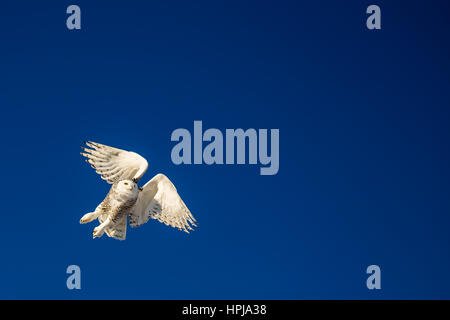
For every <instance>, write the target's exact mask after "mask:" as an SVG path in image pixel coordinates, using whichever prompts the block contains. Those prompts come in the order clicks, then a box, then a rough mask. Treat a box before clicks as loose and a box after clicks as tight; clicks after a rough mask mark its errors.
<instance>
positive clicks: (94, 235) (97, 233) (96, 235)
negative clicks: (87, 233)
mask: <svg viewBox="0 0 450 320" xmlns="http://www.w3.org/2000/svg"><path fill="white" fill-rule="evenodd" d="M102 235H103V231H102V230H101V229H100V228H99V227H96V228H95V229H94V232H92V239H95V238H100V237H101V236H102Z"/></svg>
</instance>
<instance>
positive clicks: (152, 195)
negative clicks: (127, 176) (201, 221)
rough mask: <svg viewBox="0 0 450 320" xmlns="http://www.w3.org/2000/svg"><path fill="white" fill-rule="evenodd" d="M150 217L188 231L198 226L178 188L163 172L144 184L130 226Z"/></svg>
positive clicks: (139, 223)
mask: <svg viewBox="0 0 450 320" xmlns="http://www.w3.org/2000/svg"><path fill="white" fill-rule="evenodd" d="M149 218H152V219H156V220H158V221H159V222H162V223H165V224H166V225H168V226H172V227H174V228H178V229H179V230H182V231H185V232H187V233H189V231H188V230H194V229H192V227H193V226H194V227H196V226H197V225H196V224H195V222H197V221H196V220H195V219H194V217H193V216H192V214H191V212H190V211H189V209H188V208H187V207H186V205H185V204H184V202H183V200H182V199H181V197H180V196H179V195H178V192H177V189H175V187H174V185H173V184H172V182H171V181H170V180H169V178H167V177H166V176H165V175H163V174H157V175H156V176H154V177H153V178H152V179H151V180H150V181H149V182H147V183H146V184H145V185H144V187H143V189H142V191H141V192H140V193H139V197H138V200H137V202H136V204H135V206H134V208H133V210H132V213H131V214H130V226H131V227H133V228H134V227H137V226H140V225H142V224H144V223H146V222H147V221H148V219H149Z"/></svg>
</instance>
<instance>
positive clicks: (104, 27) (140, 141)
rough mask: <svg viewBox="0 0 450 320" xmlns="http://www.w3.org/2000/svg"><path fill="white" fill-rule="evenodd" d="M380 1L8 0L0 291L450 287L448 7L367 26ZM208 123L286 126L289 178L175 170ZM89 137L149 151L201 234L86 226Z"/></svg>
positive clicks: (192, 292)
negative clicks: (182, 133) (177, 149)
mask: <svg viewBox="0 0 450 320" xmlns="http://www.w3.org/2000/svg"><path fill="white" fill-rule="evenodd" d="M71 4H77V5H79V6H80V7H81V10H82V29H81V30H79V31H69V30H67V28H66V26H65V19H66V17H67V15H66V13H65V11H66V8H67V6H69V5H71ZM370 4H374V3H372V2H370V1H346V2H345V5H344V4H342V2H337V1H321V2H320V3H319V2H317V3H315V2H311V1H307V2H306V1H231V2H230V1H194V2H192V1H191V2H186V1H164V2H161V1H159V2H156V1H128V2H127V3H126V4H125V3H123V2H114V1H95V3H93V2H92V1H81V0H80V1H70V2H69V1H25V2H21V3H20V4H19V3H17V2H12V1H10V2H5V3H2V5H1V7H0V37H1V49H2V50H0V58H1V59H0V106H1V110H2V117H1V118H0V124H1V126H0V134H1V136H2V137H3V141H2V142H3V144H2V150H3V151H2V157H1V160H0V161H1V165H2V168H3V183H2V184H1V186H0V191H1V193H0V194H1V195H2V205H3V206H2V210H1V212H2V213H1V214H2V218H3V219H2V224H3V226H4V227H3V230H2V231H1V232H0V246H1V252H2V259H1V264H0V298H3V299H17V298H19V299H350V298H351V299H431V298H446V299H448V298H450V289H449V288H450V276H449V273H448V270H449V267H450V257H449V243H450V235H449V233H448V225H449V222H450V217H449V210H450V200H449V197H448V194H449V191H450V179H449V178H450V170H449V166H448V163H449V160H450V153H449V148H448V139H449V137H450V132H449V126H448V124H449V110H448V108H449V101H450V99H449V98H450V91H449V71H450V65H449V60H448V57H449V54H450V52H449V51H450V50H449V44H448V34H449V31H450V25H449V23H448V14H447V13H448V4H447V3H446V2H445V1H437V0H435V1H428V2H423V1H395V2H394V1H377V2H376V4H378V5H379V6H380V7H381V11H382V29H381V30H377V31H369V30H367V28H366V26H365V19H366V17H367V15H366V14H365V9H366V8H367V6H369V5H370ZM195 120H201V121H202V123H203V127H204V128H205V129H207V128H218V129H220V130H222V132H225V129H227V128H231V129H235V128H243V129H247V128H256V129H259V128H267V129H272V128H277V129H279V130H280V170H279V172H278V174H277V175H274V176H261V175H259V166H254V165H253V166H252V165H239V166H238V165H234V166H233V165H215V166H214V165H213V166H208V165H179V166H177V165H174V164H173V163H172V161H171V158H170V153H171V149H172V147H173V146H174V145H175V143H174V142H171V141H170V135H171V133H172V132H173V130H175V129H177V128H186V129H188V130H190V131H191V133H192V132H193V124H194V121H195ZM84 140H93V141H98V142H101V143H104V144H108V145H112V146H115V147H119V148H125V149H128V150H133V151H136V152H138V153H140V154H141V155H142V156H144V157H146V158H147V159H148V160H149V165H150V167H149V170H148V171H147V173H146V175H145V176H144V177H143V182H146V181H147V180H148V179H150V178H151V177H152V176H153V175H155V174H156V173H159V172H162V173H164V174H166V175H167V176H168V177H169V178H170V179H171V180H172V181H173V183H174V184H175V185H176V187H177V189H178V191H179V193H180V195H181V196H182V198H183V199H184V201H185V203H186V204H187V205H188V207H189V208H190V210H191V211H192V213H193V215H194V216H195V217H196V219H197V220H198V222H199V226H200V227H199V229H198V230H197V231H195V232H194V233H192V234H190V235H186V234H184V233H181V232H179V231H177V230H174V229H171V228H168V227H166V226H165V225H163V224H160V223H158V222H155V221H151V222H150V223H148V224H146V225H144V226H143V227H141V228H138V229H132V230H130V229H129V230H128V237H127V240H126V241H124V242H119V241H116V240H113V239H108V238H106V237H103V238H101V239H95V240H93V239H92V238H91V233H92V229H93V228H94V226H95V225H93V224H90V225H80V224H79V223H78V221H79V219H80V217H81V216H82V215H83V214H84V213H87V212H89V211H92V210H93V209H94V208H95V206H96V205H97V204H98V203H99V202H100V201H101V200H102V199H103V197H104V196H105V195H106V193H107V192H108V189H109V186H108V185H107V184H106V183H105V182H104V181H102V180H101V179H100V178H99V177H98V176H97V175H96V174H95V172H94V171H93V170H92V169H90V167H89V166H88V165H87V164H86V163H85V162H84V161H83V159H82V157H81V156H80V155H79V151H80V150H81V149H80V146H81V144H82V142H83V141H84ZM71 264H76V265H79V266H80V268H81V273H82V289H81V290H79V291H76V290H72V291H70V290H68V289H67V288H66V278H67V276H68V275H67V274H66V268H67V266H69V265H71ZM371 264H376V265H379V266H380V267H381V277H382V278H381V285H382V289H381V290H379V291H369V290H368V289H367V288H366V285H365V283H366V277H367V275H366V273H365V270H366V268H367V266H369V265H371Z"/></svg>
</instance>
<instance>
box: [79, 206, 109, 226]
mask: <svg viewBox="0 0 450 320" xmlns="http://www.w3.org/2000/svg"><path fill="white" fill-rule="evenodd" d="M103 213H104V212H103V211H102V210H101V209H100V207H97V209H95V211H94V212H89V213H86V214H85V215H84V216H83V217H82V218H81V219H80V223H81V224H84V223H89V222H92V221H94V220H95V219H97V218H98V217H99V216H100V215H101V214H103Z"/></svg>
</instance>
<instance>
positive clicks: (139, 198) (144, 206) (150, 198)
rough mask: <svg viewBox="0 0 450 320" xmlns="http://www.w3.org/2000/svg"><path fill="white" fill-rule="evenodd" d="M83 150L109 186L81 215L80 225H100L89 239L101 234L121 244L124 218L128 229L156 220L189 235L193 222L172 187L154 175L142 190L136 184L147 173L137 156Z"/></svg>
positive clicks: (106, 149)
mask: <svg viewBox="0 0 450 320" xmlns="http://www.w3.org/2000/svg"><path fill="white" fill-rule="evenodd" d="M86 145H87V146H88V147H90V148H92V149H87V148H83V149H84V150H85V152H86V153H82V155H83V156H85V157H87V158H88V160H87V161H88V162H89V163H90V164H91V166H92V167H93V168H94V169H95V170H96V172H97V173H99V174H100V175H101V177H102V178H103V179H104V180H106V181H108V182H109V183H110V184H112V186H111V189H110V190H109V192H108V194H107V195H106V197H105V199H104V200H103V201H102V202H101V203H100V204H99V205H98V206H97V208H96V209H95V211H94V212H90V213H87V214H85V215H84V216H83V217H82V218H81V220H80V223H83V224H84V223H88V222H91V221H94V220H95V219H98V220H99V222H100V225H99V226H97V227H96V228H95V229H94V232H93V237H94V238H98V237H101V236H102V235H103V234H104V233H105V232H106V234H107V235H108V236H109V237H112V238H115V239H119V240H125V238H126V231H127V222H128V217H129V218H130V219H129V220H130V226H131V227H138V226H140V225H142V224H144V223H146V222H147V221H148V219H149V218H152V219H156V220H158V221H160V222H162V223H164V224H166V225H170V226H172V227H175V228H177V229H179V230H183V231H185V232H187V233H189V231H188V230H193V229H192V227H191V225H192V226H196V224H195V219H194V217H193V216H192V214H191V212H190V211H189V209H188V208H187V207H186V205H185V204H184V202H183V200H182V199H181V198H180V196H179V195H178V192H177V190H176V189H175V186H174V185H173V184H172V182H171V181H170V180H169V179H168V178H167V177H166V176H165V175H163V174H157V175H156V176H154V177H153V178H152V179H151V180H150V181H149V182H147V183H146V184H145V185H144V186H143V187H142V188H139V187H138V185H137V181H138V180H139V179H140V177H141V176H142V175H143V174H144V173H145V171H146V170H147V166H148V163H147V161H146V160H145V159H144V158H142V157H141V156H140V155H138V154H137V153H134V152H129V151H125V150H121V149H117V148H113V147H108V146H105V145H102V144H99V143H95V142H88V143H86Z"/></svg>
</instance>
